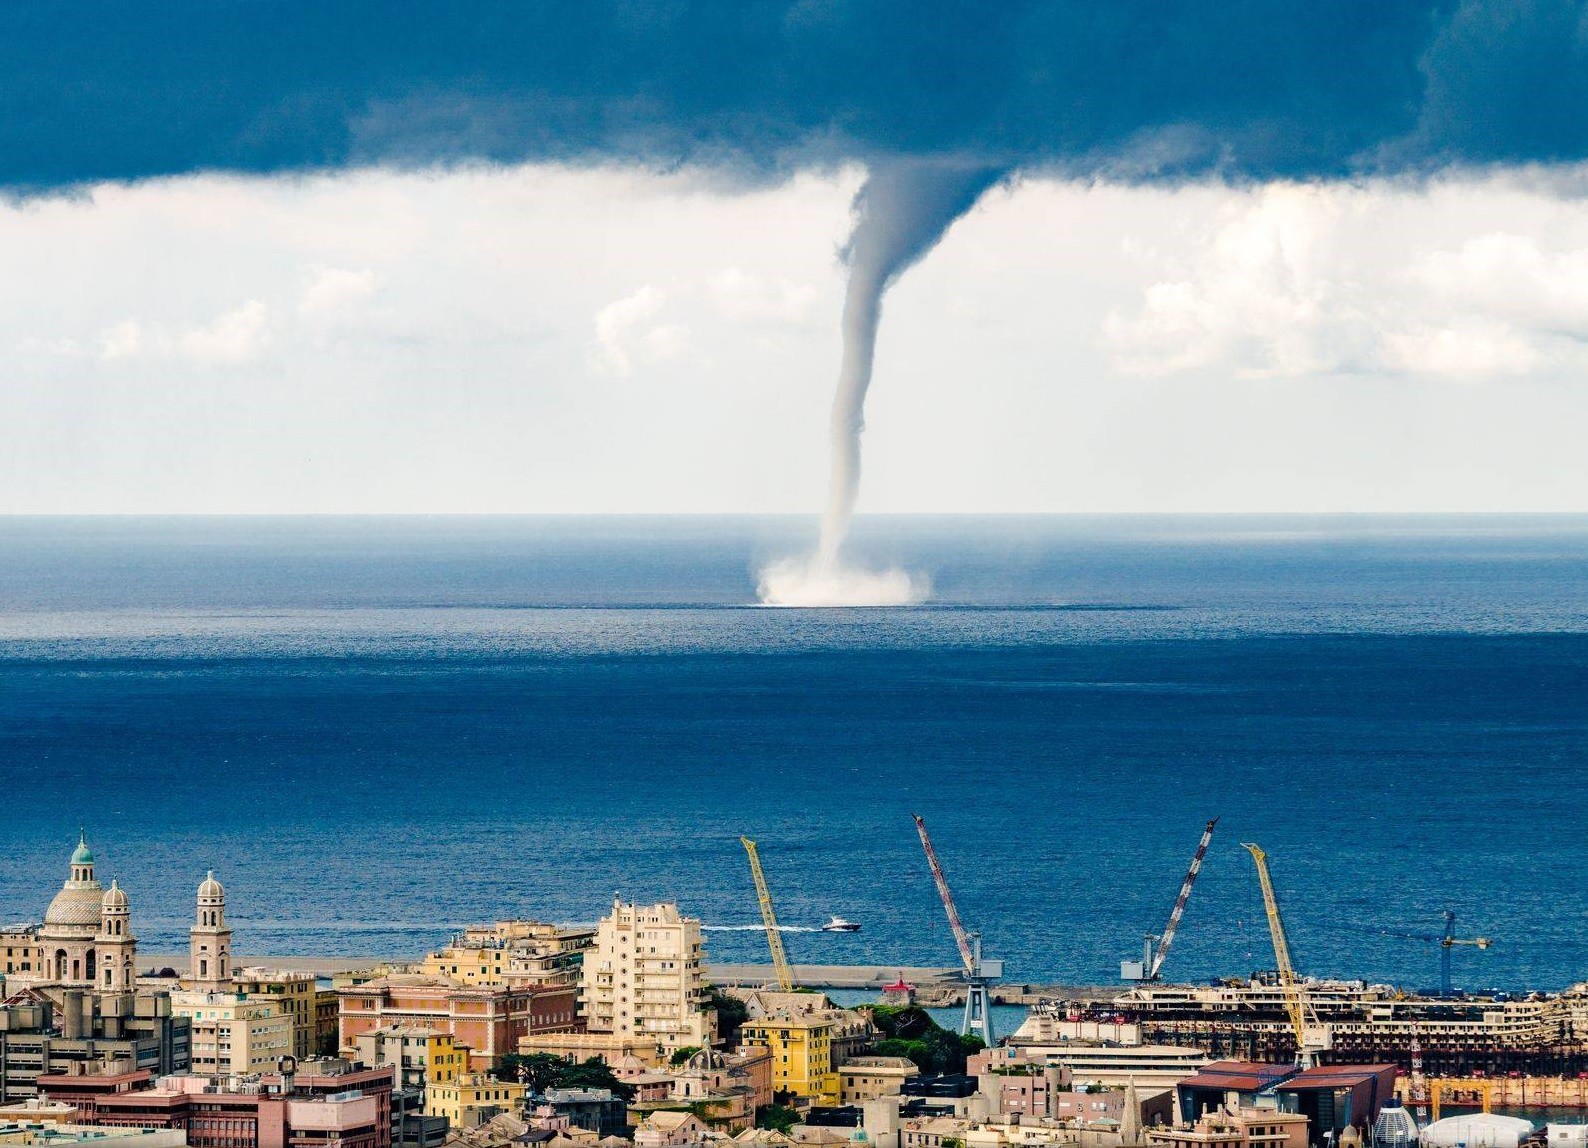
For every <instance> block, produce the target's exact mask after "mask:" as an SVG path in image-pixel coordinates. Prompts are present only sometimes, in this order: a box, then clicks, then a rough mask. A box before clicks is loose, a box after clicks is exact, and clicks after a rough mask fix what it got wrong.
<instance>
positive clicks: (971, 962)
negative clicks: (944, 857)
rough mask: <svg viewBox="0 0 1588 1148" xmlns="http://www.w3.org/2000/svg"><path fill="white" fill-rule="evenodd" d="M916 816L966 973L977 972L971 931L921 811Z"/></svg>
mask: <svg viewBox="0 0 1588 1148" xmlns="http://www.w3.org/2000/svg"><path fill="white" fill-rule="evenodd" d="M910 816H911V817H913V818H915V831H916V832H917V833H919V834H920V835H921V848H922V849H924V850H926V863H927V865H929V866H931V869H932V880H934V881H936V882H937V895H938V896H939V897H941V898H943V910H944V912H946V913H947V914H948V927H949V928H950V929H952V930H954V943H955V944H956V945H958V946H959V959H960V960H961V961H963V962H964V963H965V975H966V976H971V975H973V974H974V972H975V967H976V954H975V951H974V950H973V949H972V948H971V945H970V933H969V932H967V931H966V929H965V925H964V923H963V922H962V921H960V919H959V909H958V908H956V907H955V905H954V894H953V893H951V892H950V891H949V888H948V878H947V877H945V876H943V866H942V865H940V864H939V863H938V860H937V850H936V849H933V848H932V838H931V837H930V836H929V835H928V834H927V832H926V822H925V821H924V820H922V818H921V815H920V814H919V813H912V814H910Z"/></svg>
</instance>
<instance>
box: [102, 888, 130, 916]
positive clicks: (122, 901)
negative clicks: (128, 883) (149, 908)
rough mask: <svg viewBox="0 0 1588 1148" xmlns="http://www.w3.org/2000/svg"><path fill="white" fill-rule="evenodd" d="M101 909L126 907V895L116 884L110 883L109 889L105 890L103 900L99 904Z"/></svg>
mask: <svg viewBox="0 0 1588 1148" xmlns="http://www.w3.org/2000/svg"><path fill="white" fill-rule="evenodd" d="M99 904H100V908H102V909H106V910H109V909H125V908H126V907H127V894H126V892H125V891H124V890H123V889H122V887H121V886H120V885H118V884H116V882H114V881H112V882H111V883H110V888H108V889H106V890H105V898H104V900H102V901H101V902H100V903H99Z"/></svg>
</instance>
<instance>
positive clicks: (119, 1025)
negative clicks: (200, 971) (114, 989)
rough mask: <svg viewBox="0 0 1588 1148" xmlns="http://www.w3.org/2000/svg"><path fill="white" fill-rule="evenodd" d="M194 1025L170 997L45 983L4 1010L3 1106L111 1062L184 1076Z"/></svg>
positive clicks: (0, 1019)
mask: <svg viewBox="0 0 1588 1148" xmlns="http://www.w3.org/2000/svg"><path fill="white" fill-rule="evenodd" d="M190 1058H191V1030H190V1022H189V1021H188V1020H187V1019H186V1018H184V1017H178V1016H174V1015H172V1011H171V998H170V996H169V995H168V994H167V993H163V992H155V991H150V990H146V989H139V990H137V991H135V992H133V993H112V994H100V993H94V992H91V991H89V990H87V989H82V988H62V987H60V986H55V985H44V986H40V987H36V988H32V989H27V990H23V991H21V992H20V993H18V994H16V996H15V997H14V998H13V1000H12V1002H11V1003H8V1004H5V1005H0V1102H6V1103H9V1102H13V1101H18V1100H25V1099H27V1098H28V1097H31V1096H36V1095H37V1094H38V1086H37V1080H38V1078H39V1077H40V1076H47V1075H50V1074H53V1073H64V1072H72V1071H82V1070H84V1069H85V1068H88V1067H91V1066H93V1065H97V1064H103V1063H105V1062H106V1061H109V1062H111V1063H114V1064H121V1065H125V1066H127V1067H128V1068H135V1069H142V1070H145V1071H148V1072H155V1073H165V1072H182V1071H185V1070H186V1069H187V1068H188V1066H189V1063H190Z"/></svg>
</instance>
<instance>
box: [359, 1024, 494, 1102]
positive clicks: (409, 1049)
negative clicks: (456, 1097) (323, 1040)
mask: <svg viewBox="0 0 1588 1148" xmlns="http://www.w3.org/2000/svg"><path fill="white" fill-rule="evenodd" d="M353 1045H354V1048H355V1049H356V1050H357V1053H358V1059H359V1060H361V1061H363V1062H364V1063H365V1064H371V1065H391V1066H392V1067H393V1068H395V1069H396V1070H397V1087H398V1088H400V1089H418V1090H419V1091H420V1092H421V1093H423V1092H425V1090H426V1089H427V1088H428V1087H429V1086H431V1085H433V1084H452V1083H454V1082H455V1081H456V1080H457V1079H458V1077H459V1076H461V1075H462V1074H463V1073H464V1072H466V1071H467V1070H468V1060H469V1051H468V1048H467V1047H466V1046H459V1045H458V1044H457V1043H456V1042H455V1041H454V1040H453V1039H452V1034H451V1033H450V1032H443V1031H442V1030H441V1029H438V1028H428V1027H425V1026H422V1025H401V1024H394V1025H388V1026H387V1027H385V1028H377V1029H372V1030H371V1031H369V1032H366V1033H360V1034H359V1035H358V1036H357V1037H355V1038H354V1041H353Z"/></svg>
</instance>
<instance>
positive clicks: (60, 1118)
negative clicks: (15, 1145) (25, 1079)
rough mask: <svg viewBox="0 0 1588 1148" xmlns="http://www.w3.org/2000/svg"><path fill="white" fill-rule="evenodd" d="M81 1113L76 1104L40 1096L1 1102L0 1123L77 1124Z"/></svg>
mask: <svg viewBox="0 0 1588 1148" xmlns="http://www.w3.org/2000/svg"><path fill="white" fill-rule="evenodd" d="M81 1115H82V1114H81V1113H80V1112H78V1111H77V1108H76V1107H75V1106H74V1105H71V1104H64V1103H62V1102H61V1101H58V1100H45V1099H43V1098H42V1097H38V1096H35V1097H33V1098H32V1099H29V1100H19V1101H17V1102H16V1103H15V1104H0V1124H76V1123H77V1121H78V1119H79V1117H80V1116H81Z"/></svg>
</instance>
